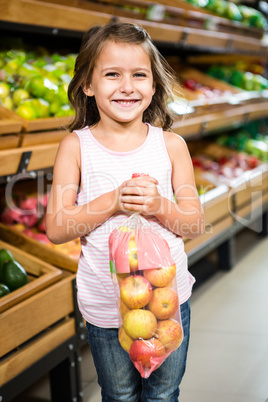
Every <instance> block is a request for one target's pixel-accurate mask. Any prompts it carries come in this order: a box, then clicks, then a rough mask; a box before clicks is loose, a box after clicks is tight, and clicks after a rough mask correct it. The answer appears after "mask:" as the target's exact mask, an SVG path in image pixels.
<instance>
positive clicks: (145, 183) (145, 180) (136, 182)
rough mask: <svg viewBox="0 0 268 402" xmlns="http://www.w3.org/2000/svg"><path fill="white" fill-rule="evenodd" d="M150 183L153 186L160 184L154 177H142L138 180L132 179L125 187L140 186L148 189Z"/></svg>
mask: <svg viewBox="0 0 268 402" xmlns="http://www.w3.org/2000/svg"><path fill="white" fill-rule="evenodd" d="M148 183H152V184H155V185H156V184H158V180H156V179H155V178H154V177H151V176H142V177H138V178H136V179H130V180H128V181H127V182H126V183H125V185H126V186H130V187H135V186H140V187H146V186H148Z"/></svg>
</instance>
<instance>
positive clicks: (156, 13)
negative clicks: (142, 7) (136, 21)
mask: <svg viewBox="0 0 268 402" xmlns="http://www.w3.org/2000/svg"><path fill="white" fill-rule="evenodd" d="M165 12H166V8H165V6H163V5H162V4H153V5H151V6H149V7H148V9H147V13H146V18H147V20H154V21H160V20H163V19H164V17H165Z"/></svg>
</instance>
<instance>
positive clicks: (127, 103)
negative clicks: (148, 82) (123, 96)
mask: <svg viewBox="0 0 268 402" xmlns="http://www.w3.org/2000/svg"><path fill="white" fill-rule="evenodd" d="M139 101H140V100H139V99H132V100H120V99H118V100H114V101H113V102H116V103H118V104H119V105H122V106H132V105H134V104H135V103H137V102H139Z"/></svg>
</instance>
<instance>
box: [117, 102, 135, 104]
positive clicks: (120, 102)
mask: <svg viewBox="0 0 268 402" xmlns="http://www.w3.org/2000/svg"><path fill="white" fill-rule="evenodd" d="M117 102H118V103H120V104H121V105H133V103H135V101H117Z"/></svg>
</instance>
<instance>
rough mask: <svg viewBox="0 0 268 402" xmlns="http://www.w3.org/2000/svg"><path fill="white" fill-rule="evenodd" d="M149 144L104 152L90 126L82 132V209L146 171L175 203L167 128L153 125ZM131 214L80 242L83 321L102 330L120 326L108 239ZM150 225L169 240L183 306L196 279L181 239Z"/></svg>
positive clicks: (156, 224)
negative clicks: (165, 129) (133, 175)
mask: <svg viewBox="0 0 268 402" xmlns="http://www.w3.org/2000/svg"><path fill="white" fill-rule="evenodd" d="M148 128H149V130H148V135H147V137H146V140H145V141H144V143H143V144H142V145H141V146H140V147H138V148H137V149H135V150H132V151H129V152H115V151H111V150H109V149H107V148H105V147H104V146H103V145H101V144H100V143H99V142H98V141H97V140H96V139H95V137H94V136H93V135H92V133H91V131H90V129H89V128H88V127H85V128H83V129H82V130H77V131H76V134H77V135H78V137H79V140H80V148H81V191H80V192H79V194H78V195H77V201H76V202H77V205H83V204H86V203H88V202H90V201H92V200H93V199H95V198H97V197H99V196H100V195H102V194H104V193H106V192H109V191H112V190H114V189H115V188H117V187H119V186H120V185H121V184H122V183H123V181H125V180H128V179H130V178H131V176H132V173H135V172H145V173H148V174H149V175H150V176H152V177H155V178H156V179H157V180H158V183H159V184H158V190H159V193H160V194H161V195H162V196H164V197H165V198H168V199H169V200H172V201H173V202H175V201H174V195H173V189H172V183H171V171H172V166H171V162H170V159H169V155H168V152H167V149H166V145H165V142H164V137H163V130H162V129H161V128H158V127H152V126H150V125H149V124H148ZM127 218H128V216H127V215H126V214H123V213H117V214H114V215H113V216H112V217H111V218H110V219H108V220H107V221H105V222H104V223H103V224H102V225H100V226H98V227H97V228H96V229H94V230H93V231H91V232H90V233H89V234H87V235H86V236H83V237H82V238H81V248H82V253H81V257H80V260H79V266H78V271H77V288H78V295H77V296H78V305H79V309H80V311H81V314H82V315H83V317H84V319H85V320H87V321H88V322H90V323H91V324H93V325H96V326H99V327H102V328H116V327H118V316H117V309H116V302H115V294H114V288H113V283H112V280H111V274H110V266H109V247H108V240H109V235H110V233H111V232H112V230H113V229H114V228H116V227H117V226H120V225H121V224H122V223H123V222H124V221H125V220H126V219H127ZM148 221H149V222H150V224H151V225H152V226H153V228H155V229H156V230H158V231H159V232H160V233H161V235H162V236H163V237H164V238H165V239H166V240H167V242H168V244H169V247H170V252H171V256H172V258H173V260H174V262H175V263H176V265H177V289H178V294H179V300H180V304H182V303H184V302H185V301H186V300H187V299H188V298H189V297H190V295H191V292H192V286H193V284H194V282H195V279H194V277H193V276H192V275H191V274H190V273H189V271H188V267H187V256H186V254H185V252H184V245H183V241H182V239H181V237H180V236H177V235H175V234H174V233H173V232H171V231H170V230H168V229H167V228H166V227H165V226H163V225H162V224H161V223H160V222H159V221H158V220H157V219H156V218H155V217H149V218H148Z"/></svg>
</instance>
